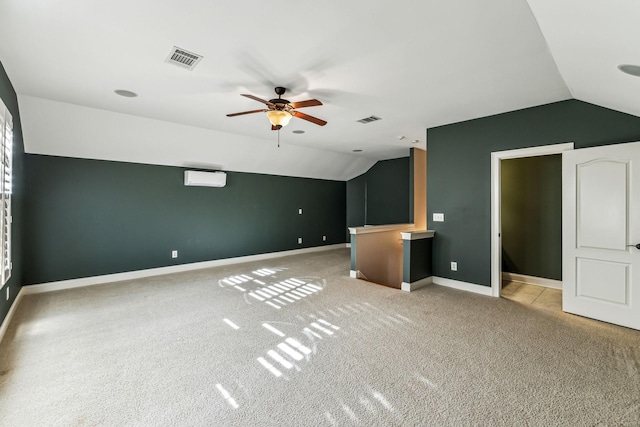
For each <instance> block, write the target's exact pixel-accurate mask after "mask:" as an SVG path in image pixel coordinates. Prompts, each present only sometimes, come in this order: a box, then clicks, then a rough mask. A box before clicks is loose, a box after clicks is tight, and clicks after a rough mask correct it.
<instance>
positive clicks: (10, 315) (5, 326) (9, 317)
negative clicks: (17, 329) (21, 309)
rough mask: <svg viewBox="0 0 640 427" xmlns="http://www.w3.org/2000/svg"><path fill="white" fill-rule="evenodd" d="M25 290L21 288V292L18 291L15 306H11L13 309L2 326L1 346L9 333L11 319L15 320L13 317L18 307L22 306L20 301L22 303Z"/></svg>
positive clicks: (0, 328) (0, 333)
mask: <svg viewBox="0 0 640 427" xmlns="http://www.w3.org/2000/svg"><path fill="white" fill-rule="evenodd" d="M23 290H24V288H20V290H19V291H18V295H17V296H16V299H15V300H14V301H13V304H11V308H10V309H9V312H8V313H7V316H6V317H5V318H4V320H3V321H2V326H0V344H2V339H3V338H4V334H6V333H7V329H9V324H10V323H11V319H12V318H13V315H14V314H15V312H16V310H17V309H18V305H19V304H20V301H22V296H23V295H24V294H25V292H23Z"/></svg>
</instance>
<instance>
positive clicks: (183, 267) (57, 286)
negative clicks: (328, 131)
mask: <svg viewBox="0 0 640 427" xmlns="http://www.w3.org/2000/svg"><path fill="white" fill-rule="evenodd" d="M344 247H345V244H344V243H339V244H336V245H326V246H315V247H313V248H304V249H294V250H291V251H282V252H269V253H266V254H259V255H248V256H242V257H236V258H226V259H218V260H213V261H203V262H194V263H191V264H180V265H172V266H169V267H159V268H149V269H146V270H136V271H127V272H125V273H115V274H105V275H103V276H92V277H82V278H79V279H71V280H61V281H58V282H48V283H40V284H34V285H26V286H23V287H22V290H23V291H24V294H25V295H29V294H39V293H42V292H52V291H59V290H62V289H72V288H80V287H84V286H92V285H100V284H103V283H112V282H122V281H124V280H133V279H141V278H144V277H152V276H161V275H163V274H172V273H182V272H184V271H191V270H201V269H203V268H211V267H220V266H223V265H232V264H240V263H244V262H253V261H263V260H267V259H273V258H280V257H283V256H289V255H300V254H306V253H311V252H320V251H327V250H330V249H339V248H344Z"/></svg>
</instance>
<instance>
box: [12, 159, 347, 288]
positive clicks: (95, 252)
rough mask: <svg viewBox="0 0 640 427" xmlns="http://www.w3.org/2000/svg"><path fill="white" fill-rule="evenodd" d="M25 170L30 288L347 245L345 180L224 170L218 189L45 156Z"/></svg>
mask: <svg viewBox="0 0 640 427" xmlns="http://www.w3.org/2000/svg"><path fill="white" fill-rule="evenodd" d="M25 166H26V186H27V188H28V189H29V192H28V194H27V197H26V198H25V207H26V223H27V224H28V227H27V228H26V229H25V233H24V239H25V242H26V245H25V246H26V247H25V264H24V266H25V271H24V283H26V284H35V283H43V282H51V281H58V280H66V279H75V278H80V277H88V276H96V275H103V274H110V273H119V272H125V271H134V270H141V269H148V268H155V267H164V266H170V265H174V264H184V263H193V262H199V261H209V260H216V259H223V258H231V257H239V256H246V255H254V254H261V253H267V252H276V251H284V250H291V249H299V248H306V247H313V246H321V245H329V244H336V243H345V242H346V238H345V232H344V230H345V228H346V224H345V209H346V206H345V200H346V183H345V182H341V181H327V180H318V179H305V178H292V177H284V176H273V175H260V174H251V173H236V172H227V185H226V187H224V188H210V187H185V186H184V184H183V179H184V178H183V177H184V169H182V168H178V167H169V166H156V165H143V164H133V163H121V162H108V161H98V160H86V159H75V158H63V157H52V156H42V155H27V156H26V163H25ZM299 208H302V209H303V215H299V214H298V209H299ZM323 235H326V236H327V240H326V241H323V240H322V236H323ZM298 237H302V238H303V242H304V243H303V244H302V245H299V244H298V243H297V239H298ZM172 250H178V254H179V257H178V258H177V259H172V258H171V256H170V254H171V251H172Z"/></svg>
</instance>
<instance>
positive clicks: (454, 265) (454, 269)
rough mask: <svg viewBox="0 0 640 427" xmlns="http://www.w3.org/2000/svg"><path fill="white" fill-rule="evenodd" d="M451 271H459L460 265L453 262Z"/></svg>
mask: <svg viewBox="0 0 640 427" xmlns="http://www.w3.org/2000/svg"><path fill="white" fill-rule="evenodd" d="M451 271H458V263H457V262H455V261H451Z"/></svg>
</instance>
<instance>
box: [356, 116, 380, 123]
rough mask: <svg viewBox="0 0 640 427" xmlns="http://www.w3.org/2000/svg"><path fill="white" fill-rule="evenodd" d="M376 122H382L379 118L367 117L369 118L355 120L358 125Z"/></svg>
mask: <svg viewBox="0 0 640 427" xmlns="http://www.w3.org/2000/svg"><path fill="white" fill-rule="evenodd" d="M376 120H382V119H381V118H380V117H377V116H369V117H365V118H364V119H360V120H356V121H357V122H358V123H371V122H375V121H376Z"/></svg>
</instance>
